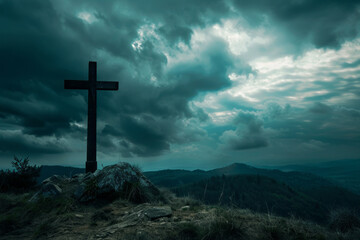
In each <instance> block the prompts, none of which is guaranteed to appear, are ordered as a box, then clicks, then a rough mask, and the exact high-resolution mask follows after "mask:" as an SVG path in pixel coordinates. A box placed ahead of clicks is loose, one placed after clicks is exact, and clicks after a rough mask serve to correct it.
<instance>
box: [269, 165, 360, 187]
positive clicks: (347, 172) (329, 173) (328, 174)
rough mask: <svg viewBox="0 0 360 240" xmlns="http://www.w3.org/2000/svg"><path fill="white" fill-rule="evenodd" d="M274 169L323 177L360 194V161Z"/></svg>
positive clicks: (286, 166)
mask: <svg viewBox="0 0 360 240" xmlns="http://www.w3.org/2000/svg"><path fill="white" fill-rule="evenodd" d="M274 168H275V169H280V170H282V171H300V172H307V173H311V174H314V175H317V176H321V177H324V178H326V179H330V180H332V181H334V182H336V183H338V184H339V185H340V186H342V187H344V188H346V189H348V190H351V191H353V192H355V193H357V194H360V159H344V160H337V161H329V162H322V163H312V164H303V165H285V166H277V167H274Z"/></svg>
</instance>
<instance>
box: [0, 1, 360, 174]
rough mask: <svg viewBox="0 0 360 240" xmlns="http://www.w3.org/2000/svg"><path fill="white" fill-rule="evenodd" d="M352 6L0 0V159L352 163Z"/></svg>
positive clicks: (356, 84) (359, 87) (355, 85)
mask: <svg viewBox="0 0 360 240" xmlns="http://www.w3.org/2000/svg"><path fill="white" fill-rule="evenodd" d="M359 30H360V4H359V3H358V1H340V0H328V1H325V0H318V1H311V0H292V1H280V0H274V1H267V0H251V1H250V0H249V1H248V0H244V1H235V0H225V1H220V0H210V1H209V0H206V1H205V0H192V1H188V0H186V1H172V0H149V1H140V0H131V1H128V0H124V1H115V0H109V1H96V0H90V1H69V0H62V1H56V0H52V1H47V0H33V1H25V0H21V1H11V0H0V52H1V56H2V57H1V59H0V64H1V66H2V67H1V74H0V167H1V168H6V167H10V162H11V160H12V157H13V156H14V155H17V156H20V157H21V156H29V157H30V159H31V161H32V162H33V163H35V164H47V165H70V166H78V167H83V166H84V163H85V159H86V123H87V92H86V91H80V90H64V89H63V84H64V83H63V81H64V79H79V80H81V79H87V67H88V61H90V60H91V61H97V65H98V80H100V81H119V91H117V92H101V91H99V92H98V125H97V128H98V154H97V158H98V164H99V167H101V166H105V165H109V164H113V163H116V162H118V161H127V162H131V163H136V164H138V165H139V166H140V167H142V168H143V169H144V170H154V169H163V168H185V169H196V168H202V169H210V168H214V167H220V166H224V165H227V164H230V163H233V162H244V163H248V164H252V165H257V166H264V165H266V166H271V165H283V164H299V163H310V162H320V161H330V160H341V159H359V158H360V127H359V126H360V101H359V100H360V36H359Z"/></svg>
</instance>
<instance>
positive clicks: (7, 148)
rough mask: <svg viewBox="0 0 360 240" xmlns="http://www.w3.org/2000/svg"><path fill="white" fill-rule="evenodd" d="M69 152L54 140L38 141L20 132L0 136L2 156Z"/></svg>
mask: <svg viewBox="0 0 360 240" xmlns="http://www.w3.org/2000/svg"><path fill="white" fill-rule="evenodd" d="M68 151H70V149H69V148H67V147H65V146H63V145H62V144H60V142H59V141H57V140H56V139H44V140H42V141H39V140H38V139H36V138H34V137H32V136H30V135H24V134H22V133H20V132H4V131H2V132H1V134H0V152H1V153H3V154H7V153H8V154H14V155H16V154H25V155H38V154H58V153H65V152H68Z"/></svg>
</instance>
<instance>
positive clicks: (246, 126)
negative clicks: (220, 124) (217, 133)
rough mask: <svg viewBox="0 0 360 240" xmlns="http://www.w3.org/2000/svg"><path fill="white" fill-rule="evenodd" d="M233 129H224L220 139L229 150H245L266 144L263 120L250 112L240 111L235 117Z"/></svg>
mask: <svg viewBox="0 0 360 240" xmlns="http://www.w3.org/2000/svg"><path fill="white" fill-rule="evenodd" d="M235 124H237V127H236V130H235V131H232V130H230V131H225V132H224V133H223V135H222V136H221V137H220V140H221V141H222V142H223V143H224V144H225V147H226V148H229V149H231V150H245V149H252V148H261V147H266V146H268V140H267V138H266V136H265V132H264V129H263V122H262V121H261V120H260V119H259V118H258V117H257V116H256V115H255V114H254V113H250V112H240V113H239V114H238V116H237V117H236V119H235Z"/></svg>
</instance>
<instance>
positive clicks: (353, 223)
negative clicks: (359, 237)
mask: <svg viewBox="0 0 360 240" xmlns="http://www.w3.org/2000/svg"><path fill="white" fill-rule="evenodd" d="M329 227H330V229H331V230H334V231H340V232H343V233H345V232H348V231H351V230H354V229H356V228H360V218H359V217H358V216H357V215H356V214H355V212H353V211H350V210H348V209H339V210H336V211H333V212H331V214H330V224H329Z"/></svg>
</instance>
